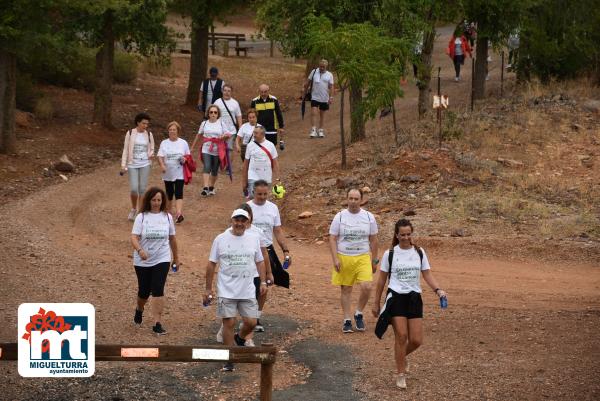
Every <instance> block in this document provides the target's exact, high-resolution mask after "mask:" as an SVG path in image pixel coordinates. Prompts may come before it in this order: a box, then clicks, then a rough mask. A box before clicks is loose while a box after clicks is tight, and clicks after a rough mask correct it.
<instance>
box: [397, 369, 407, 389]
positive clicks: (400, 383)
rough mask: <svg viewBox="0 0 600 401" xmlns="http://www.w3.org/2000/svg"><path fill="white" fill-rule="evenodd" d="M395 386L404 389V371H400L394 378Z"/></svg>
mask: <svg viewBox="0 0 600 401" xmlns="http://www.w3.org/2000/svg"><path fill="white" fill-rule="evenodd" d="M396 386H398V387H399V388H401V389H403V390H406V375H405V374H404V373H400V374H399V375H398V378H397V379H396Z"/></svg>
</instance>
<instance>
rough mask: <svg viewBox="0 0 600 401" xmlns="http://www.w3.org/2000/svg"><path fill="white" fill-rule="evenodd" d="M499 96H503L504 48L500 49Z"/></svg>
mask: <svg viewBox="0 0 600 401" xmlns="http://www.w3.org/2000/svg"><path fill="white" fill-rule="evenodd" d="M500 97H504V50H502V69H501V70H500Z"/></svg>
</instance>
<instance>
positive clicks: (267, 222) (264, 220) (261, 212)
mask: <svg viewBox="0 0 600 401" xmlns="http://www.w3.org/2000/svg"><path fill="white" fill-rule="evenodd" d="M248 205H250V207H251V208H252V215H253V216H254V218H253V219H252V225H254V226H256V227H258V228H260V229H261V230H262V232H263V233H264V235H265V238H266V240H267V242H266V244H267V246H270V245H273V228H274V227H280V226H281V216H280V215H279V208H278V207H277V205H276V204H274V203H273V202H270V201H266V202H265V204H264V205H257V204H256V203H254V201H253V200H251V201H248Z"/></svg>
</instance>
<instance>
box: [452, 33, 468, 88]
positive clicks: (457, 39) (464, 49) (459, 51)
mask: <svg viewBox="0 0 600 401" xmlns="http://www.w3.org/2000/svg"><path fill="white" fill-rule="evenodd" d="M458 35H460V36H458ZM446 54H448V56H450V58H451V59H452V61H453V62H454V71H455V72H456V76H455V78H454V80H455V81H456V82H458V81H460V66H461V65H463V64H464V63H465V57H466V56H467V55H469V57H471V58H472V57H473V54H472V53H471V46H469V41H468V40H467V38H466V36H465V35H464V34H460V29H458V28H457V29H456V31H454V34H453V35H452V38H450V42H448V49H446Z"/></svg>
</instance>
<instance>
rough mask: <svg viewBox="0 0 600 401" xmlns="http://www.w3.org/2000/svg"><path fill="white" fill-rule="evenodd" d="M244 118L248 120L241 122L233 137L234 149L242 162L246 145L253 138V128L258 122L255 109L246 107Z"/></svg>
mask: <svg viewBox="0 0 600 401" xmlns="http://www.w3.org/2000/svg"><path fill="white" fill-rule="evenodd" d="M246 119H247V120H248V121H247V122H245V123H244V124H242V126H241V127H240V129H239V131H238V134H237V136H236V138H235V142H236V143H235V149H236V151H237V152H238V153H239V154H240V156H241V158H242V163H243V162H244V160H245V158H246V146H248V142H250V141H251V140H252V139H253V138H254V128H255V127H256V125H257V124H258V119H257V113H256V110H254V109H248V111H247V112H246Z"/></svg>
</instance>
